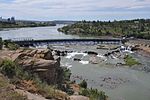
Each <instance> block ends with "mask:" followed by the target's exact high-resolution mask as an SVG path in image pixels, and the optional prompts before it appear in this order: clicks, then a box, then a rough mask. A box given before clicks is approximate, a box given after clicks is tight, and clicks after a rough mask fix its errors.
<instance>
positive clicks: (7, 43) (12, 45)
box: [4, 40, 20, 50]
mask: <svg viewBox="0 0 150 100" xmlns="http://www.w3.org/2000/svg"><path fill="white" fill-rule="evenodd" d="M4 45H5V47H6V48H8V49H9V50H17V49H19V48H20V47H19V45H17V44H15V43H12V42H11V40H5V41H4Z"/></svg>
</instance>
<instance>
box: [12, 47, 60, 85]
mask: <svg viewBox="0 0 150 100" xmlns="http://www.w3.org/2000/svg"><path fill="white" fill-rule="evenodd" d="M11 59H12V60H13V61H14V62H17V63H18V64H19V65H20V66H22V67H23V69H24V70H26V71H29V72H32V73H33V74H34V73H35V74H37V75H38V76H39V78H40V79H41V80H43V81H46V82H47V83H48V84H56V83H59V82H61V81H62V78H61V77H62V75H61V73H62V68H61V67H60V58H59V57H54V56H53V55H52V53H51V51H50V50H48V49H32V50H18V51H16V52H14V53H13V54H12V55H11Z"/></svg>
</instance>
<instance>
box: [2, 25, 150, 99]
mask: <svg viewBox="0 0 150 100" xmlns="http://www.w3.org/2000/svg"><path fill="white" fill-rule="evenodd" d="M62 26H63V25H57V26H51V27H35V28H19V29H14V30H9V31H0V37H2V38H3V39H12V38H24V37H31V38H33V39H70V38H71V39H73V38H80V37H78V36H74V35H65V34H63V33H61V32H58V31H57V28H59V27H62ZM64 48H68V49H72V50H74V51H78V52H83V51H85V50H92V51H96V52H98V54H100V55H103V54H104V53H105V52H107V51H106V50H97V49H96V47H95V46H81V45H78V46H69V47H64ZM133 55H135V56H136V57H137V58H138V59H139V61H140V62H141V63H142V64H143V65H141V66H149V67H150V63H149V61H150V58H145V57H142V56H140V55H137V54H133ZM84 59H85V60H86V59H87V58H86V56H85V58H84ZM110 61H111V62H116V61H119V59H117V60H110ZM61 63H62V64H68V65H71V66H72V67H71V68H70V69H71V71H72V77H71V79H72V80H76V82H80V80H82V79H86V80H87V82H88V87H92V88H97V89H98V90H103V91H105V92H106V94H107V95H108V96H109V100H150V73H149V72H145V71H140V70H134V69H130V68H129V67H120V66H119V67H116V66H114V65H109V64H108V65H105V64H104V63H100V64H87V63H83V62H80V63H79V62H75V61H73V60H72V59H68V58H66V57H62V60H61ZM109 80H112V81H109Z"/></svg>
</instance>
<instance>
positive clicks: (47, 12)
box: [0, 0, 150, 20]
mask: <svg viewBox="0 0 150 100" xmlns="http://www.w3.org/2000/svg"><path fill="white" fill-rule="evenodd" d="M0 16H2V17H4V18H7V17H11V16H14V17H15V18H16V19H23V20H126V19H137V18H145V19H147V18H150V0H0Z"/></svg>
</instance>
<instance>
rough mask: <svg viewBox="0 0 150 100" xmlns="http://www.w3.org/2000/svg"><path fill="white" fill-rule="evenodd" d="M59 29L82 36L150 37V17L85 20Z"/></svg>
mask: <svg viewBox="0 0 150 100" xmlns="http://www.w3.org/2000/svg"><path fill="white" fill-rule="evenodd" d="M58 31H60V32H63V33H66V34H75V35H81V36H113V37H135V38H141V39H150V19H134V20H122V21H116V20H114V21H85V20H83V21H79V22H77V23H75V24H72V25H68V26H64V27H62V28H59V29H58Z"/></svg>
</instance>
